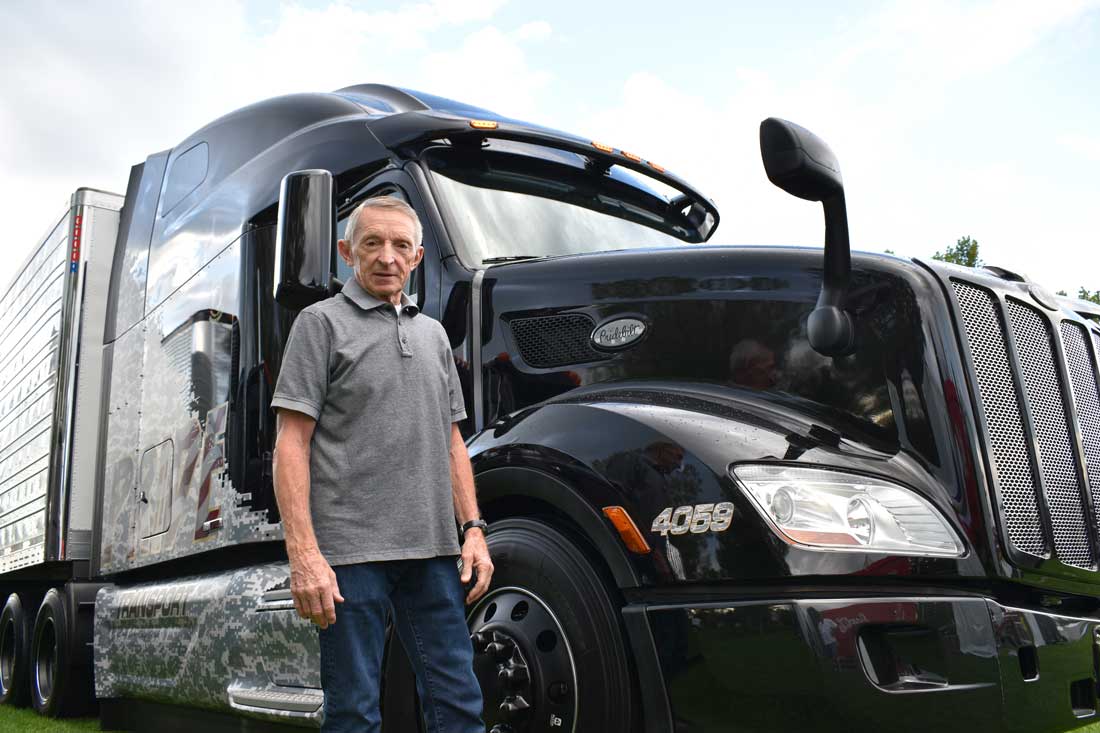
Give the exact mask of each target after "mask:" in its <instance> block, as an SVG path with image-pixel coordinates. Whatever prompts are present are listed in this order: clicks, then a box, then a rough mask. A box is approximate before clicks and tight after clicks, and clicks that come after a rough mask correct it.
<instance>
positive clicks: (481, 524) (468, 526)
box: [462, 519, 489, 537]
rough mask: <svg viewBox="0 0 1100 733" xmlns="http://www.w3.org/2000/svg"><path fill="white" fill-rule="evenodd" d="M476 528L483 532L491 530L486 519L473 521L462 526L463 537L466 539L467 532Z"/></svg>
mask: <svg viewBox="0 0 1100 733" xmlns="http://www.w3.org/2000/svg"><path fill="white" fill-rule="evenodd" d="M474 527H478V528H479V529H481V531H482V532H484V531H485V530H486V529H488V528H489V523H488V522H486V521H485V520H484V519H471V520H470V521H469V522H466V523H464V524H463V525H462V536H463V537H465V536H466V531H467V530H470V529H473V528H474Z"/></svg>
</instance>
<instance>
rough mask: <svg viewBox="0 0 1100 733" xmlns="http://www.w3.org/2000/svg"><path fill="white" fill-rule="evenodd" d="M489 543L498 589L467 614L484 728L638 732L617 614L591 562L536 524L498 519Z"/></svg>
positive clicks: (516, 732)
mask: <svg viewBox="0 0 1100 733" xmlns="http://www.w3.org/2000/svg"><path fill="white" fill-rule="evenodd" d="M487 541H488V544H489V552H490V554H491V556H492V559H493V564H494V566H495V571H494V573H493V579H492V583H491V585H490V587H489V591H488V592H487V593H486V594H485V596H484V597H482V598H481V599H479V600H478V602H477V603H476V604H475V605H474V606H473V607H472V608H471V609H470V610H469V613H468V615H467V623H468V626H469V628H470V632H471V637H470V638H471V641H472V643H473V646H474V652H475V658H474V671H475V673H476V674H477V676H478V680H479V682H480V683H481V688H482V692H483V694H484V696H485V707H484V717H485V723H486V727H487V728H488V729H490V730H491V731H511V732H512V733H570V732H571V731H575V732H576V733H584V732H585V731H601V733H628V732H629V731H631V730H632V728H631V725H632V718H633V717H634V705H635V695H634V692H633V688H634V686H633V682H632V676H631V672H630V662H629V657H628V655H627V652H626V646H625V644H624V641H623V633H622V630H621V624H620V619H619V610H618V607H617V605H616V604H615V603H614V602H613V601H612V596H611V594H610V593H609V592H608V588H607V585H606V584H605V583H604V581H603V579H602V578H601V577H600V574H599V573H598V572H597V571H596V569H595V568H594V567H593V566H592V563H591V562H590V561H589V560H588V559H587V558H586V557H585V555H584V553H583V552H581V550H580V549H578V547H577V545H576V544H575V543H574V542H572V541H571V540H570V539H569V538H567V537H566V536H565V535H564V534H563V533H561V532H559V531H558V530H556V529H554V528H553V527H551V526H550V525H548V524H544V523H542V522H538V521H534V520H531V519H519V518H516V519H506V520H502V521H499V522H494V523H493V524H491V525H490V526H489V532H488V534H487ZM498 726H499V727H498Z"/></svg>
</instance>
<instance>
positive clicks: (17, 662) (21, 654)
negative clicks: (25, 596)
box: [0, 593, 31, 707]
mask: <svg viewBox="0 0 1100 733" xmlns="http://www.w3.org/2000/svg"><path fill="white" fill-rule="evenodd" d="M30 642H31V628H30V621H29V619H28V618H27V613H26V611H24V610H23V601H22V599H21V598H20V597H19V594H18V593H12V594H11V595H10V596H8V601H7V603H5V604H4V610H3V612H0V705H14V706H16V707H26V705H27V703H28V702H30V686H29V685H30V683H29V682H28V680H27V669H28V667H29V666H30V654H31V643H30Z"/></svg>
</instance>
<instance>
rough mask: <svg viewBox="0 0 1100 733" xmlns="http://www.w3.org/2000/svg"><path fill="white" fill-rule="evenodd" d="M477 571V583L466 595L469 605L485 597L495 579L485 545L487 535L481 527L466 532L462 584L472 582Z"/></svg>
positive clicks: (487, 548)
mask: <svg viewBox="0 0 1100 733" xmlns="http://www.w3.org/2000/svg"><path fill="white" fill-rule="evenodd" d="M474 569H476V570H477V583H476V584H475V585H474V587H473V588H471V589H470V592H469V593H467V594H466V604H467V605H469V604H471V603H473V602H474V601H476V600H477V599H478V598H481V597H482V596H483V595H485V591H487V590H489V581H490V580H492V579H493V561H492V560H491V559H489V546H488V545H487V544H485V535H484V534H483V533H482V532H481V528H480V527H472V528H470V529H468V530H467V531H466V539H465V541H464V542H463V543H462V577H461V580H462V584H463V585H465V584H466V583H469V582H470V577H471V572H472V571H473V570H474Z"/></svg>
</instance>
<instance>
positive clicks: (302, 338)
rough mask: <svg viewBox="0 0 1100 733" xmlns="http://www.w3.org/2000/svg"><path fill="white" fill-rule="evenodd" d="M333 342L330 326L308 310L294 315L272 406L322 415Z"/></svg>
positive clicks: (312, 414)
mask: <svg viewBox="0 0 1100 733" xmlns="http://www.w3.org/2000/svg"><path fill="white" fill-rule="evenodd" d="M331 343H332V339H331V336H330V335H329V330H328V326H326V325H325V322H324V321H322V320H321V318H320V317H319V316H317V315H315V314H313V313H310V312H309V311H302V312H301V313H299V314H298V318H297V319H295V321H294V325H293V326H292V327H291V329H290V337H289V338H288V339H287V344H286V349H285V350H284V351H283V363H282V366H281V367H279V379H278V381H277V382H276V383H275V394H274V395H273V396H272V398H271V407H272V408H276V407H282V408H285V409H288V410H295V411H297V412H302V413H305V414H306V415H309V416H310V417H312V418H313V419H314V420H317V419H319V418H320V417H321V408H322V407H323V406H324V404H325V395H326V394H327V393H328V362H329V349H330V346H331Z"/></svg>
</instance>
